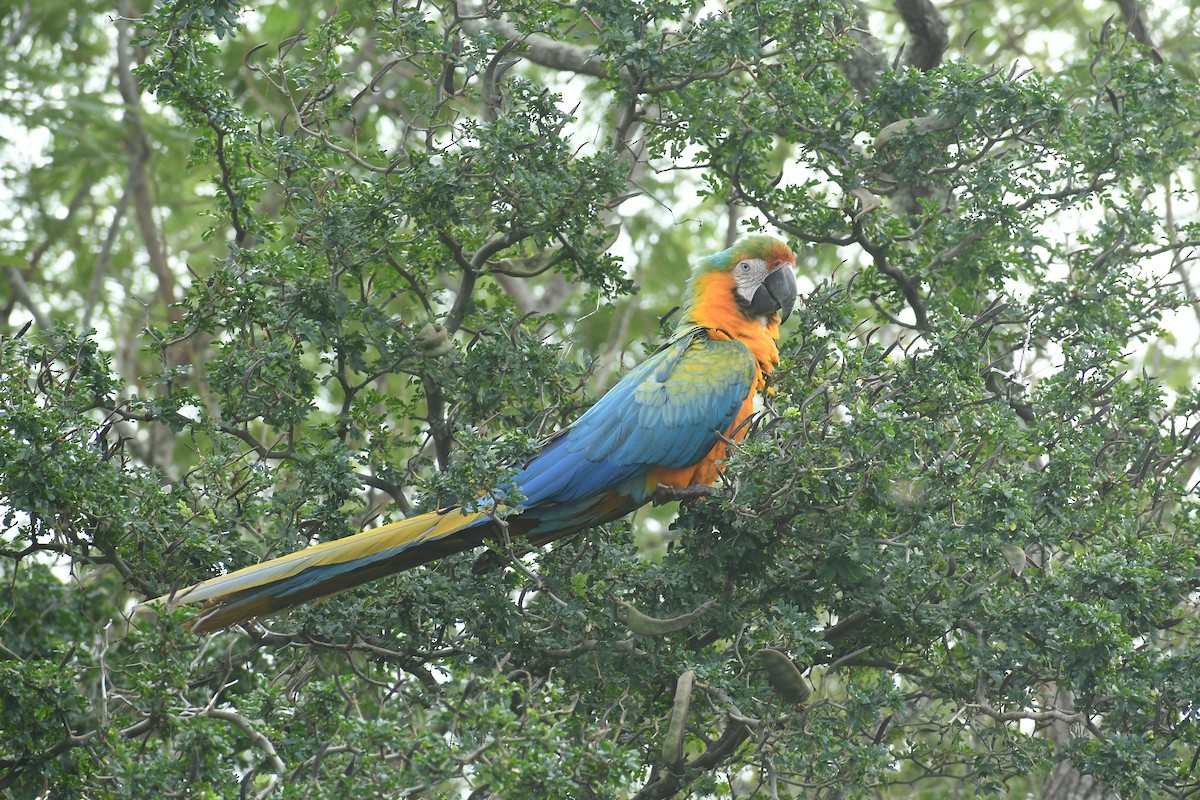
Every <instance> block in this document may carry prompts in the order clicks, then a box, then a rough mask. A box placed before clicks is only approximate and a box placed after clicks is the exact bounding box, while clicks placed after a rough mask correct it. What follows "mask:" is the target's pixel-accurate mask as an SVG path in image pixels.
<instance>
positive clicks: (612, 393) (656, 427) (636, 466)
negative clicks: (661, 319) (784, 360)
mask: <svg viewBox="0 0 1200 800" xmlns="http://www.w3.org/2000/svg"><path fill="white" fill-rule="evenodd" d="M754 372H755V363H754V356H753V355H752V354H751V353H750V350H749V348H747V347H746V346H745V345H744V344H742V343H741V342H738V341H736V340H715V339H711V338H709V336H708V334H707V333H705V332H704V329H703V328H693V329H691V330H688V331H686V332H684V333H682V334H680V335H679V336H677V337H675V338H674V339H673V340H671V342H669V343H668V344H667V345H665V346H664V347H663V348H662V349H661V350H659V351H658V352H656V353H655V354H654V355H652V356H650V357H649V358H648V359H646V360H645V361H644V362H642V363H641V364H640V365H639V366H638V367H637V368H635V369H634V370H633V371H631V372H630V373H629V374H628V375H626V376H625V377H624V378H623V379H622V380H621V381H620V383H618V384H617V385H616V386H614V387H613V388H612V389H611V390H609V392H608V393H607V394H605V395H604V396H603V397H602V398H600V400H598V401H597V402H596V404H595V405H594V406H592V407H591V408H590V409H588V410H587V411H586V412H585V413H584V414H583V416H581V417H580V418H579V419H578V420H576V421H575V423H573V424H572V425H570V426H569V427H567V428H566V429H564V430H563V431H562V432H560V433H559V434H557V435H556V436H554V437H553V438H551V439H550V440H549V441H548V442H547V443H546V444H545V446H544V447H543V448H542V450H541V452H540V453H539V454H538V455H537V456H536V457H535V458H534V459H533V460H532V461H530V463H529V464H528V465H527V466H526V467H525V468H524V469H522V470H521V471H520V472H519V473H518V474H517V475H516V477H515V479H514V480H515V483H516V485H517V486H520V487H521V491H522V494H524V496H525V500H524V501H523V502H522V503H521V505H522V507H524V508H532V507H534V506H537V505H538V504H541V503H547V502H549V503H568V502H572V501H576V500H580V499H583V498H587V497H589V496H596V495H599V494H602V493H604V492H607V491H609V490H610V489H613V488H614V487H616V486H618V485H620V484H622V483H624V482H625V481H627V480H629V479H631V478H633V477H635V476H637V475H638V474H645V473H646V472H647V471H648V470H649V469H650V468H651V467H654V466H666V467H685V466H688V465H690V464H695V463H696V462H698V461H699V460H700V459H701V458H703V457H704V456H705V454H707V453H708V451H709V450H711V449H712V447H713V445H714V444H716V442H717V437H718V433H723V432H725V430H727V429H728V428H729V426H730V425H732V424H733V421H734V419H735V418H736V416H737V412H738V409H739V408H740V407H741V405H742V403H744V402H745V400H746V397H747V395H749V393H750V390H751V387H752V386H753V385H754Z"/></svg>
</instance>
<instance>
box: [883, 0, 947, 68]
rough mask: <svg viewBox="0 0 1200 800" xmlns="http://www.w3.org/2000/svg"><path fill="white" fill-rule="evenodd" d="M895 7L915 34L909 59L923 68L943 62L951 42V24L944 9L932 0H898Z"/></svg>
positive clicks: (911, 32) (909, 51)
mask: <svg viewBox="0 0 1200 800" xmlns="http://www.w3.org/2000/svg"><path fill="white" fill-rule="evenodd" d="M896 11H898V12H900V19H902V20H904V25H905V27H907V28H908V33H909V36H911V37H912V39H911V40H910V42H909V45H908V50H907V52H908V60H909V63H910V64H912V65H913V66H914V67H916V68H917V69H919V70H921V71H922V72H925V71H928V70H931V69H933V68H934V67H936V66H937V65H938V64H941V63H942V54H943V53H945V52H946V46H947V45H949V44H950V31H949V27H948V26H947V25H946V19H945V17H943V16H942V14H941V12H939V11H938V10H937V8H936V7H935V6H934V5H933V3H932V2H930V0H896Z"/></svg>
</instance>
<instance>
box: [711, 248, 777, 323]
mask: <svg viewBox="0 0 1200 800" xmlns="http://www.w3.org/2000/svg"><path fill="white" fill-rule="evenodd" d="M795 267H796V257H795V256H794V255H792V251H791V250H790V249H789V248H788V246H787V245H786V244H784V243H783V242H781V241H780V240H778V239H776V238H775V237H774V236H764V235H757V236H743V237H742V238H741V239H738V240H737V241H736V242H734V243H733V247H730V248H728V249H726V250H722V251H721V252H719V253H715V254H713V255H711V256H709V257H707V258H705V259H703V260H701V261H700V263H699V264H697V265H696V268H695V270H694V271H693V273H692V280H691V283H690V284H689V288H690V290H691V300H692V302H691V305H692V306H693V308H694V307H695V306H697V305H713V304H719V305H720V306H723V307H727V308H728V307H729V304H728V303H727V301H728V300H732V308H731V309H730V311H732V310H733V308H735V309H736V311H737V312H739V313H740V314H741V315H742V316H743V317H744V318H745V319H747V320H762V321H764V322H766V321H772V322H783V321H784V320H786V319H787V318H788V316H790V315H791V313H792V308H793V306H795V304H796V274H795V272H794V270H795ZM722 295H725V296H722ZM773 315H778V316H777V317H775V319H772V316H773Z"/></svg>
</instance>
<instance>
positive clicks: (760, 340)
mask: <svg viewBox="0 0 1200 800" xmlns="http://www.w3.org/2000/svg"><path fill="white" fill-rule="evenodd" d="M694 291H695V294H694V299H693V301H692V303H691V305H690V307H689V308H688V309H687V310H686V311H685V315H684V319H683V322H682V324H683V325H685V326H686V325H699V326H701V327H703V328H707V329H708V334H709V336H711V337H712V338H714V339H726V338H729V339H737V340H738V341H740V342H741V343H742V344H744V345H746V346H747V347H749V348H750V352H751V353H753V354H754V358H755V360H757V361H758V379H757V381H756V386H755V387H754V388H755V389H756V390H761V389H762V388H763V386H764V385H765V383H766V379H765V376H766V375H768V374H770V372H771V370H773V369H774V368H775V365H776V364H778V363H779V347H778V346H777V345H776V341H777V340H778V339H779V315H778V314H771V315H770V316H768V317H767V318H766V320H765V323H764V321H763V320H761V319H751V318H749V317H747V316H746V315H745V314H743V313H742V312H741V310H740V309H739V308H738V305H737V301H736V300H735V299H734V280H733V276H732V275H730V274H729V273H728V272H724V271H714V272H708V273H705V274H703V275H700V276H699V277H698V278H697V279H696V282H695V286H694Z"/></svg>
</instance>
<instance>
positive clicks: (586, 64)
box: [457, 2, 608, 78]
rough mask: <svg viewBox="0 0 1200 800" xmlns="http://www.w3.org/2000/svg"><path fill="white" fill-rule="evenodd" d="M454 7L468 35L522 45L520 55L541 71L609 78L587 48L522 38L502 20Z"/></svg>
mask: <svg viewBox="0 0 1200 800" xmlns="http://www.w3.org/2000/svg"><path fill="white" fill-rule="evenodd" d="M457 5H458V9H457V10H458V14H459V20H460V21H461V22H462V26H463V30H465V31H466V32H467V33H478V32H479V31H485V30H486V31H491V32H492V33H498V34H500V35H501V36H503V37H505V38H507V39H508V40H510V41H513V40H516V41H520V42H522V43H523V44H524V45H525V52H524V53H523V54H522V55H524V57H525V58H527V59H529V60H530V61H532V62H533V63H535V64H539V65H541V66H543V67H549V68H550V69H559V70H565V71H567V72H577V73H579V74H580V75H591V76H592V77H593V78H607V77H608V69H607V67H605V65H604V61H603V60H602V59H601V58H600V57H599V56H597V55H596V54H595V53H593V52H592V51H591V50H589V49H587V48H586V47H579V46H578V45H573V44H568V43H567V42H559V41H555V40H554V39H551V38H550V37H549V36H543V35H541V34H539V33H531V34H524V33H521V32H520V31H518V30H517V29H516V28H515V27H514V26H513V25H512V23H510V22H508V21H507V20H505V19H503V18H500V17H496V18H490V19H489V18H485V17H482V16H480V14H478V13H473V12H472V11H471V10H470V9H469V7H468V4H467V3H461V2H460V3H458V4H457Z"/></svg>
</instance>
